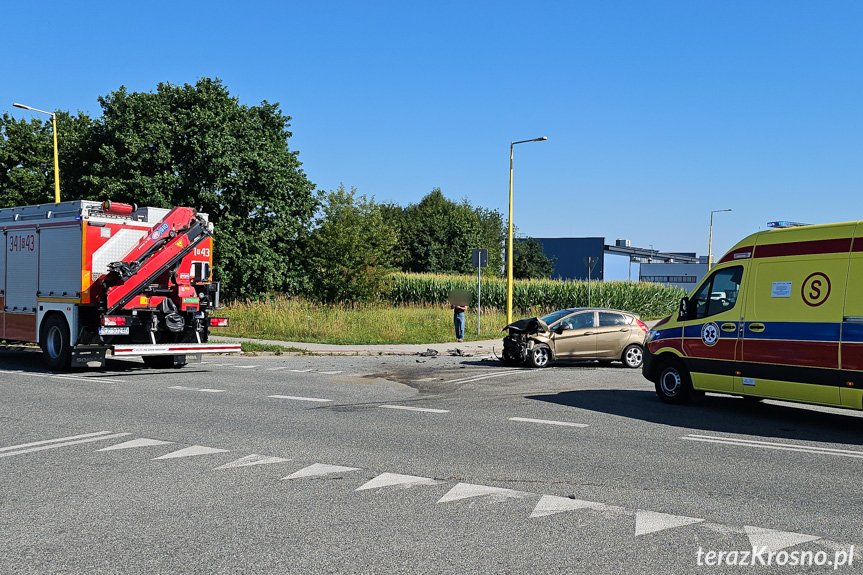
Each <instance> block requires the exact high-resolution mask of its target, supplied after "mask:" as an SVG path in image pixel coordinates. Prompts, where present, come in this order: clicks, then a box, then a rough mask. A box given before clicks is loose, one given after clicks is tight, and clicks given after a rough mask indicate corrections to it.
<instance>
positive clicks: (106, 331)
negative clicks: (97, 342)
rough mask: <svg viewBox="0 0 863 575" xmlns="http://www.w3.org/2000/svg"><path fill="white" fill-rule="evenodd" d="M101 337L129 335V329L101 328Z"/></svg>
mask: <svg viewBox="0 0 863 575" xmlns="http://www.w3.org/2000/svg"><path fill="white" fill-rule="evenodd" d="M99 335H129V328H128V327H100V328H99Z"/></svg>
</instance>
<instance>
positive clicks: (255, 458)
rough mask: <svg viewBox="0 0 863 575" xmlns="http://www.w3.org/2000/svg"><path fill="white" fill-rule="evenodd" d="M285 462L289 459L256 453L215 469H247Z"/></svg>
mask: <svg viewBox="0 0 863 575" xmlns="http://www.w3.org/2000/svg"><path fill="white" fill-rule="evenodd" d="M285 461H290V459H285V458H284V457H269V456H266V455H258V454H257V453H253V454H251V455H247V456H245V457H241V458H240V459H238V460H236V461H232V462H230V463H226V464H224V465H220V466H219V467H217V468H216V469H231V468H233V467H249V466H250V465H270V464H272V463H284V462H285Z"/></svg>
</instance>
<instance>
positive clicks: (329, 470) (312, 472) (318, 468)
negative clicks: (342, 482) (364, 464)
mask: <svg viewBox="0 0 863 575" xmlns="http://www.w3.org/2000/svg"><path fill="white" fill-rule="evenodd" d="M348 471H359V467H342V466H341V465H327V464H326V463H313V464H312V465H309V466H308V467H304V468H303V469H300V470H299V471H296V472H294V473H291V474H290V475H288V476H287V477H282V479H302V478H306V477H321V476H323V475H332V474H333V473H347V472H348Z"/></svg>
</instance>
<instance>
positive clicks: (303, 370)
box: [288, 369, 315, 373]
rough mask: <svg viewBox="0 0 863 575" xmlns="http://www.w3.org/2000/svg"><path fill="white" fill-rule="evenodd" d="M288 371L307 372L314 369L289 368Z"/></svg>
mask: <svg viewBox="0 0 863 575" xmlns="http://www.w3.org/2000/svg"><path fill="white" fill-rule="evenodd" d="M288 371H292V372H294V373H308V372H310V371H315V370H314V369H289V370H288Z"/></svg>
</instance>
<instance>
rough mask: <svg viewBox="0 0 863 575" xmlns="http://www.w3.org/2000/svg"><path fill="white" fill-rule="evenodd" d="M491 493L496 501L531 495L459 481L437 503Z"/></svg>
mask: <svg viewBox="0 0 863 575" xmlns="http://www.w3.org/2000/svg"><path fill="white" fill-rule="evenodd" d="M485 495H491V496H492V499H494V500H496V501H503V500H505V499H522V498H524V497H527V496H529V495H531V494H530V493H526V492H524V491H515V490H513V489H504V488H502V487H489V486H487V485H475V484H473V483H459V484H458V485H456V486H455V487H453V488H452V489H450V490H449V491H447V493H446V495H444V496H443V497H441V498H440V499H439V500H438V503H448V502H450V501H458V500H459V499H469V498H471V497H482V496H485Z"/></svg>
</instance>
